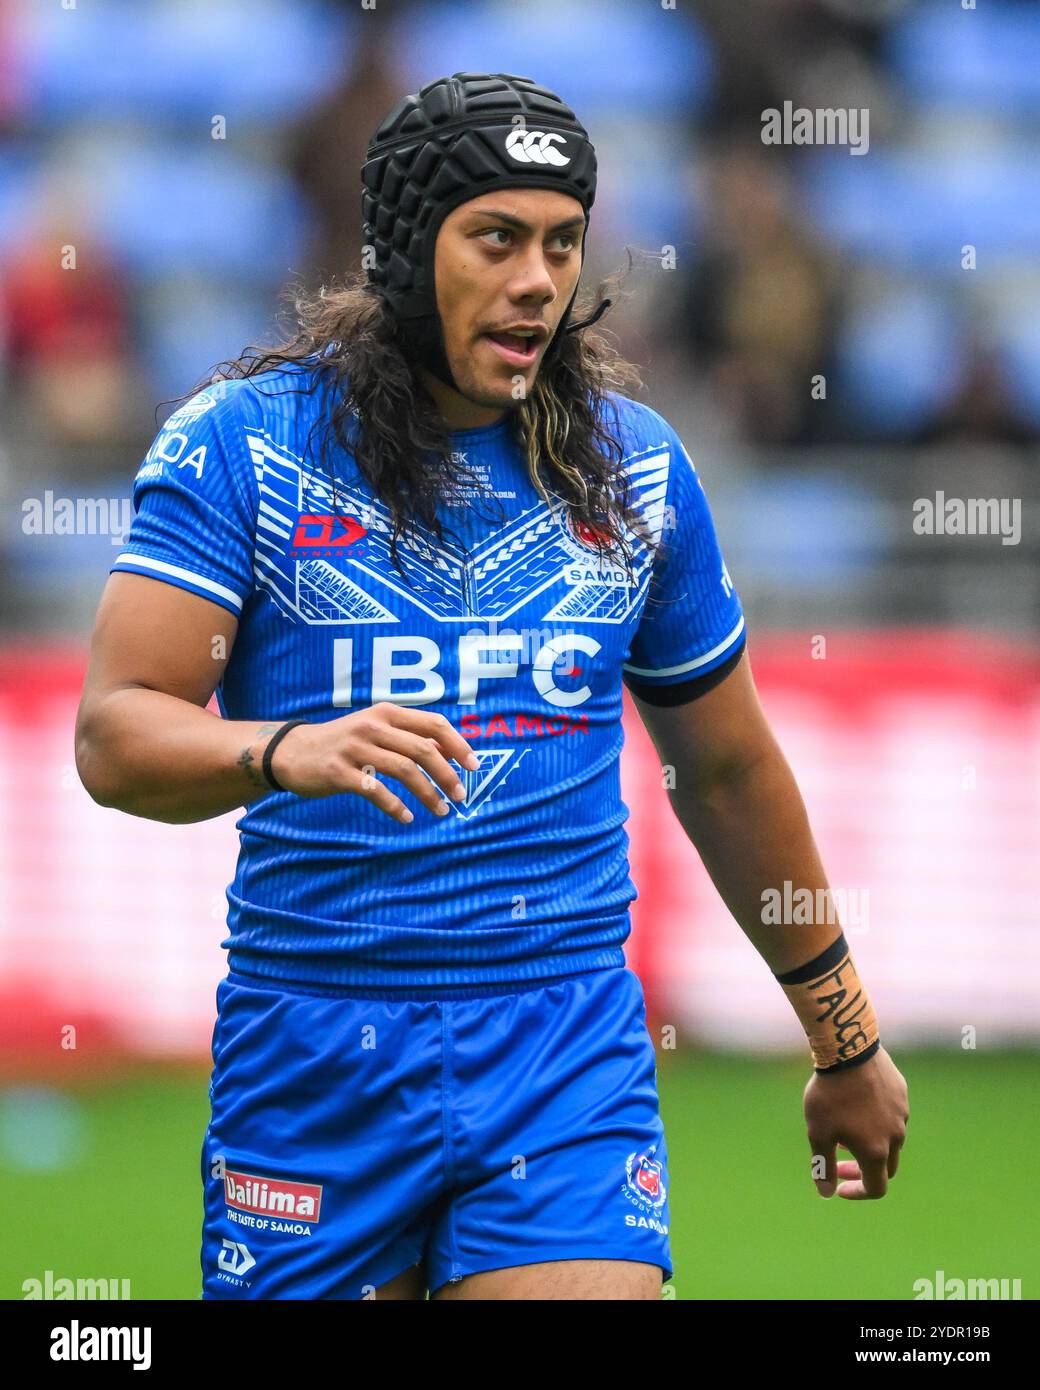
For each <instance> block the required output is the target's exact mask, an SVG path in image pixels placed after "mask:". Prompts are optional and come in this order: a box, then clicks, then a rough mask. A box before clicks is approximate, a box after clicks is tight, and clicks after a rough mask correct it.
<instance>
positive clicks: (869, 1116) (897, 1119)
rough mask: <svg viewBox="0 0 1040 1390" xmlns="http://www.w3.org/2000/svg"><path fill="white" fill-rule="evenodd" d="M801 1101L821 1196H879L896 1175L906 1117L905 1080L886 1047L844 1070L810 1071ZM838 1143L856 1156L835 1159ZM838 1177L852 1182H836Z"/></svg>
mask: <svg viewBox="0 0 1040 1390" xmlns="http://www.w3.org/2000/svg"><path fill="white" fill-rule="evenodd" d="M804 1105H805V1122H806V1125H807V1127H808V1131H809V1145H810V1147H811V1149H812V1153H813V1163H814V1168H813V1180H814V1181H815V1183H816V1190H817V1191H818V1192H819V1194H820V1196H821V1197H833V1196H834V1193H835V1192H837V1194H838V1196H839V1197H848V1198H851V1199H853V1200H867V1199H874V1198H877V1197H883V1196H884V1195H885V1193H886V1192H887V1191H888V1180H889V1178H894V1177H895V1175H896V1169H897V1168H898V1166H899V1151H900V1149H901V1148H902V1147H903V1142H904V1140H905V1139H906V1125H907V1121H908V1120H909V1118H910V1103H909V1100H908V1097H907V1087H906V1081H905V1080H904V1079H903V1075H902V1073H901V1072H900V1070H899V1068H898V1067H897V1066H896V1064H895V1062H893V1061H892V1058H891V1057H890V1056H889V1055H888V1053H887V1052H886V1051H885V1049H884V1048H883V1047H879V1048H878V1050H877V1052H876V1053H875V1054H874V1056H873V1057H872V1058H871V1059H870V1061H869V1062H864V1063H863V1064H862V1065H861V1066H858V1067H850V1068H849V1069H848V1071H838V1072H834V1073H833V1074H832V1075H830V1076H828V1075H826V1074H822V1075H821V1074H820V1073H818V1072H814V1073H813V1075H812V1077H811V1078H810V1080H809V1084H808V1085H807V1086H806V1088H805V1098H804ZM839 1145H840V1146H841V1147H842V1148H843V1149H848V1151H849V1152H850V1153H851V1154H852V1155H853V1158H854V1159H855V1160H856V1161H855V1162H851V1161H848V1160H843V1161H842V1162H840V1163H839V1162H838V1159H837V1152H836V1150H837V1148H838V1146H839ZM821 1158H822V1159H824V1160H825V1161H826V1166H825V1168H823V1167H822V1165H821V1164H820V1162H819V1160H820V1159H821ZM821 1169H822V1171H821ZM824 1173H825V1174H826V1176H824V1175H823V1174H824ZM839 1178H841V1179H850V1180H851V1181H844V1182H841V1183H840V1184H839V1182H838V1179H839Z"/></svg>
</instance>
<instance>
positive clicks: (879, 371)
mask: <svg viewBox="0 0 1040 1390" xmlns="http://www.w3.org/2000/svg"><path fill="white" fill-rule="evenodd" d="M963 366H964V353H963V347H962V339H961V324H960V320H959V317H958V314H957V312H956V311H955V310H954V309H953V308H952V307H951V305H950V304H949V303H948V297H947V295H945V294H944V293H943V292H942V291H940V290H937V289H935V288H932V287H929V286H928V285H924V284H920V285H912V284H909V283H896V282H892V283H891V284H889V285H888V286H885V287H884V288H879V291H878V293H877V295H876V297H874V298H872V299H871V300H870V301H869V302H867V303H864V304H862V305H861V306H859V307H858V308H857V309H854V310H853V312H852V315H851V317H850V318H849V320H848V321H847V323H846V325H845V328H844V333H843V336H842V338H841V341H840V343H839V346H838V369H837V372H836V373H835V379H834V380H833V381H832V382H831V383H830V390H829V393H828V395H829V399H830V401H831V404H832V405H834V406H835V407H836V408H838V409H840V411H841V414H842V416H843V417H844V418H845V419H846V420H848V421H850V422H854V423H855V425H856V427H857V428H858V429H859V430H860V431H862V432H863V434H865V435H867V436H869V437H874V438H878V439H884V438H892V437H894V436H897V435H902V434H907V433H910V432H912V431H914V430H917V429H920V428H922V427H924V426H925V425H927V424H928V423H929V421H930V420H931V419H932V418H933V417H934V415H935V414H936V413H937V412H938V411H939V410H941V409H942V407H943V406H944V405H945V404H946V402H947V401H948V400H949V398H950V396H951V395H952V394H953V392H954V390H955V389H956V387H957V385H958V382H959V379H960V373H961V370H962V368H963Z"/></svg>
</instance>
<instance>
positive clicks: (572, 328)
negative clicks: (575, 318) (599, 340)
mask: <svg viewBox="0 0 1040 1390" xmlns="http://www.w3.org/2000/svg"><path fill="white" fill-rule="evenodd" d="M613 302H614V301H613V300H612V299H604V300H603V301H602V302H601V304H600V305H599V308H598V309H597V310H596V312H595V313H594V314H590V315H589V317H588V318H587V319H582V320H581V322H580V323H569V324H568V325H567V327H566V328H565V329H564V330H563V331H564V333H577V331H578V329H579V328H588V327H589V326H590V325H591V324H594V323H595V322H596V320H597V319H601V318H602V317H603V315H604V314H605V313H606V312H607V310H608V309H609V308H610V306H611V305H612V304H613Z"/></svg>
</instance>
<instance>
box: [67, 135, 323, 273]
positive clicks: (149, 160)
mask: <svg viewBox="0 0 1040 1390" xmlns="http://www.w3.org/2000/svg"><path fill="white" fill-rule="evenodd" d="M91 183H92V187H93V190H94V195H95V200H96V201H95V207H96V215H97V219H98V225H99V227H100V229H101V231H102V232H103V234H104V235H105V238H106V240H107V241H108V242H109V244H111V245H112V246H113V247H114V248H115V250H116V252H117V253H118V254H119V255H120V256H121V257H122V258H123V260H124V261H125V263H126V265H127V266H128V267H129V268H130V269H131V271H132V272H133V273H135V274H138V275H149V274H152V273H162V274H170V273H177V272H178V271H191V272H200V271H203V270H204V271H206V272H207V273H208V274H210V275H212V276H213V277H215V278H216V277H220V276H225V275H234V276H235V277H236V278H238V279H240V280H246V281H248V280H249V279H254V280H257V281H269V280H272V279H274V280H279V279H281V278H282V277H283V276H285V275H286V274H287V273H288V272H289V271H291V270H292V269H296V268H298V265H299V260H300V257H301V254H302V245H303V234H304V230H305V224H306V209H305V207H304V204H303V200H302V197H301V195H300V193H299V192H298V190H297V188H296V186H295V184H294V183H293V181H292V180H291V179H290V178H289V177H288V176H287V175H285V174H283V173H282V172H281V171H279V170H272V169H269V168H267V167H265V166H263V165H257V164H251V163H248V162H246V161H245V160H243V159H242V158H240V156H239V155H238V154H237V152H236V151H235V149H234V147H232V146H228V145H225V144H222V143H220V142H218V141H213V142H208V141H207V142H206V144H204V145H203V146H202V147H201V148H196V147H195V146H193V145H188V146H185V145H181V144H175V143H170V144H159V143H154V144H150V145H146V146H142V147H138V148H130V149H127V148H117V147H116V146H115V145H114V144H113V143H112V142H111V141H109V142H108V143H107V144H106V145H105V147H104V148H103V150H102V151H101V152H100V157H99V159H98V162H97V165H96V167H95V168H94V170H93V171H92V179H91Z"/></svg>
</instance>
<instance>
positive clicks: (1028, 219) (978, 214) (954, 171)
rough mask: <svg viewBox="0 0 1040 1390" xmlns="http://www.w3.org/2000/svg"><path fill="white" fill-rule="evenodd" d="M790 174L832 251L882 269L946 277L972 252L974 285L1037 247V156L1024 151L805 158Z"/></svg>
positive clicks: (1002, 148) (815, 154) (837, 153)
mask: <svg viewBox="0 0 1040 1390" xmlns="http://www.w3.org/2000/svg"><path fill="white" fill-rule="evenodd" d="M799 153H800V152H798V151H796V152H795V154H796V158H795V171H796V174H797V175H798V176H799V178H800V180H801V187H802V191H803V194H804V196H805V199H806V202H807V205H808V208H809V211H810V213H811V215H812V217H813V219H814V220H815V221H816V223H817V225H818V226H819V227H820V229H821V231H822V232H823V233H824V234H825V235H826V236H827V237H829V238H831V239H832V240H833V241H834V242H835V243H836V244H837V245H838V246H840V247H842V248H843V249H844V250H846V251H848V252H849V253H851V254H852V255H854V256H856V257H858V258H861V259H863V260H864V261H867V262H875V263H877V264H879V265H883V266H885V267H889V268H891V267H899V268H903V269H909V268H926V269H928V270H929V271H933V270H934V271H937V272H939V273H942V272H948V273H949V274H950V275H951V276H961V275H965V274H968V273H970V272H966V271H963V270H962V269H961V248H962V246H964V245H967V244H969V243H970V244H971V245H973V246H975V247H976V251H977V258H978V269H977V271H975V272H974V273H975V274H977V275H980V276H984V275H985V274H986V271H987V269H993V268H995V267H996V266H998V265H999V264H1001V262H1003V261H1005V260H1008V259H1019V258H1022V257H1023V256H1029V255H1034V254H1035V249H1036V246H1037V245H1038V244H1040V155H1038V153H1037V150H1036V147H1035V142H1033V143H1032V144H1030V145H1024V146H1021V145H1020V146H1012V147H1008V146H1007V145H1006V143H1003V142H1002V143H1001V144H1000V145H999V146H998V147H996V148H986V149H985V150H965V149H963V148H960V149H958V148H953V149H951V150H950V151H949V152H947V153H945V154H944V155H939V154H937V153H935V152H932V151H924V150H906V151H898V152H890V151H885V150H880V149H872V150H871V151H870V153H869V155H867V156H866V157H865V158H857V157H855V156H852V155H850V154H848V153H847V152H846V151H844V150H837V149H834V150H827V151H824V152H819V151H811V152H807V153H808V158H807V159H806V160H805V162H804V163H803V162H801V161H800V160H799V159H798V158H797V155H798V154H799Z"/></svg>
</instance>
